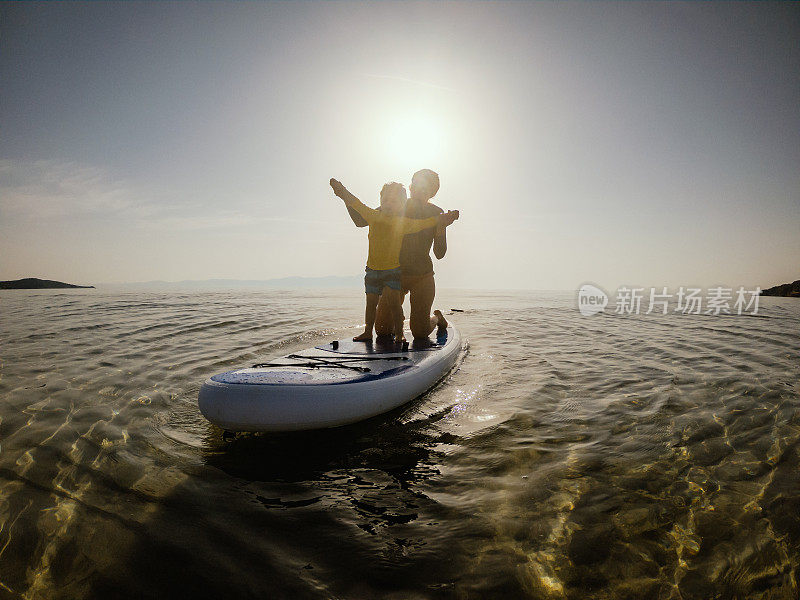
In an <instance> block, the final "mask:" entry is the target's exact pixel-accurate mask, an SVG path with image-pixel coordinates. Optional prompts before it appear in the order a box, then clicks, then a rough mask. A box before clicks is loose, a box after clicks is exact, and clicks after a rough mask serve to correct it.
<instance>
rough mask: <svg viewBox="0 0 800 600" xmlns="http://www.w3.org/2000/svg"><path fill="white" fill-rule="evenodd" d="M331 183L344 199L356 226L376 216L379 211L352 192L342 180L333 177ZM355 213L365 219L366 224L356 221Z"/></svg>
mask: <svg viewBox="0 0 800 600" xmlns="http://www.w3.org/2000/svg"><path fill="white" fill-rule="evenodd" d="M330 184H331V188H332V189H333V193H334V194H336V195H337V196H338V197H339V198H341V199H342V200H344V203H345V206H347V212H348V213H349V214H350V218H351V219H352V220H353V223H355V225H356V227H364V226H365V225H368V224H369V221H370V220H371V219H372V218H373V217H374V215H375V213H377V211H376V210H375V209H374V208H370V207H369V206H367V205H366V204H364V203H363V202H361V200H359V199H358V198H356V197H355V196H354V195H353V194H352V193H350V190H348V189H347V188H346V187H344V185H342V182H341V181H338V180H336V179H333V178H331V180H330ZM354 213H355V215H356V216H357V217H358V218H359V219H360V220H361V221H363V223H364V225H359V223H358V222H356V219H355V218H354V217H353V214H354Z"/></svg>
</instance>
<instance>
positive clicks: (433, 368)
mask: <svg viewBox="0 0 800 600" xmlns="http://www.w3.org/2000/svg"><path fill="white" fill-rule="evenodd" d="M461 347H462V346H461V336H460V335H459V333H458V331H457V330H455V329H454V328H453V327H449V328H448V330H447V332H442V335H439V336H437V338H436V340H435V341H433V340H430V341H429V342H427V343H414V342H412V343H411V344H409V346H408V348H407V349H405V350H404V349H403V346H402V345H400V344H394V343H386V342H382V341H380V340H373V342H372V343H365V342H354V341H353V340H352V338H345V339H341V340H335V342H328V343H326V344H320V345H318V346H315V347H312V348H308V349H306V350H303V351H301V352H297V353H295V354H289V355H287V356H283V357H280V358H276V359H272V360H270V361H268V362H264V363H259V364H256V365H253V366H251V367H246V368H243V369H237V370H235V371H228V372H226V373H219V374H217V375H213V376H212V377H210V378H209V379H208V380H207V381H206V382H205V383H204V384H203V386H202V387H201V389H200V393H199V395H198V405H199V407H200V410H201V412H202V413H203V415H204V416H205V417H206V418H207V419H208V420H209V421H211V422H212V423H214V424H215V425H218V426H220V427H222V428H224V429H229V430H231V431H297V430H302V429H317V428H325V427H336V426H339V425H344V424H348V423H354V422H356V421H359V420H362V419H366V418H369V417H371V416H375V415H378V414H381V413H383V412H386V411H389V410H391V409H393V408H395V407H397V406H400V405H401V404H403V403H405V402H408V401H409V400H411V399H413V398H415V397H417V396H419V395H421V394H423V393H424V392H425V391H427V390H428V389H430V388H431V386H433V385H435V384H436V382H438V381H439V380H440V379H442V377H444V375H446V374H447V373H448V372H449V371H450V369H452V368H453V366H454V364H455V362H456V359H457V357H458V354H459V352H460V350H461Z"/></svg>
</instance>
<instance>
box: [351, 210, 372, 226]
mask: <svg viewBox="0 0 800 600" xmlns="http://www.w3.org/2000/svg"><path fill="white" fill-rule="evenodd" d="M347 214H349V215H350V219H351V220H352V221H353V224H354V225H355V226H356V227H366V226H367V225H369V223H367V222H366V221H365V220H364V217H362V216H361V215H360V214H358V213H357V212H356V210H355V209H354V208H351V207H349V206H348V207H347Z"/></svg>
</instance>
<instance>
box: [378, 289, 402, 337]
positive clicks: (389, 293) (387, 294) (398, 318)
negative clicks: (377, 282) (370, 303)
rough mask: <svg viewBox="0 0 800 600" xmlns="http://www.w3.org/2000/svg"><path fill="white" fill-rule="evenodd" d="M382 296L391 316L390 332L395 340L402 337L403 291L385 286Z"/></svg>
mask: <svg viewBox="0 0 800 600" xmlns="http://www.w3.org/2000/svg"><path fill="white" fill-rule="evenodd" d="M382 298H385V299H386V304H387V306H388V308H389V312H390V314H391V317H392V332H393V333H394V335H395V340H400V339H401V338H402V337H403V292H401V291H400V290H395V289H393V288H390V287H385V288H383V296H382Z"/></svg>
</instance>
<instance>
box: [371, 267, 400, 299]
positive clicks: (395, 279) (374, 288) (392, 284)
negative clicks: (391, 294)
mask: <svg viewBox="0 0 800 600" xmlns="http://www.w3.org/2000/svg"><path fill="white" fill-rule="evenodd" d="M401 276H402V274H401V273H400V267H398V268H396V269H381V270H375V269H370V268H369V267H367V268H366V275H364V291H365V292H366V293H367V294H375V295H377V296H380V295H381V292H383V288H384V287H388V288H391V289H393V290H397V291H398V292H399V291H400V289H401V286H400V278H401Z"/></svg>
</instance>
